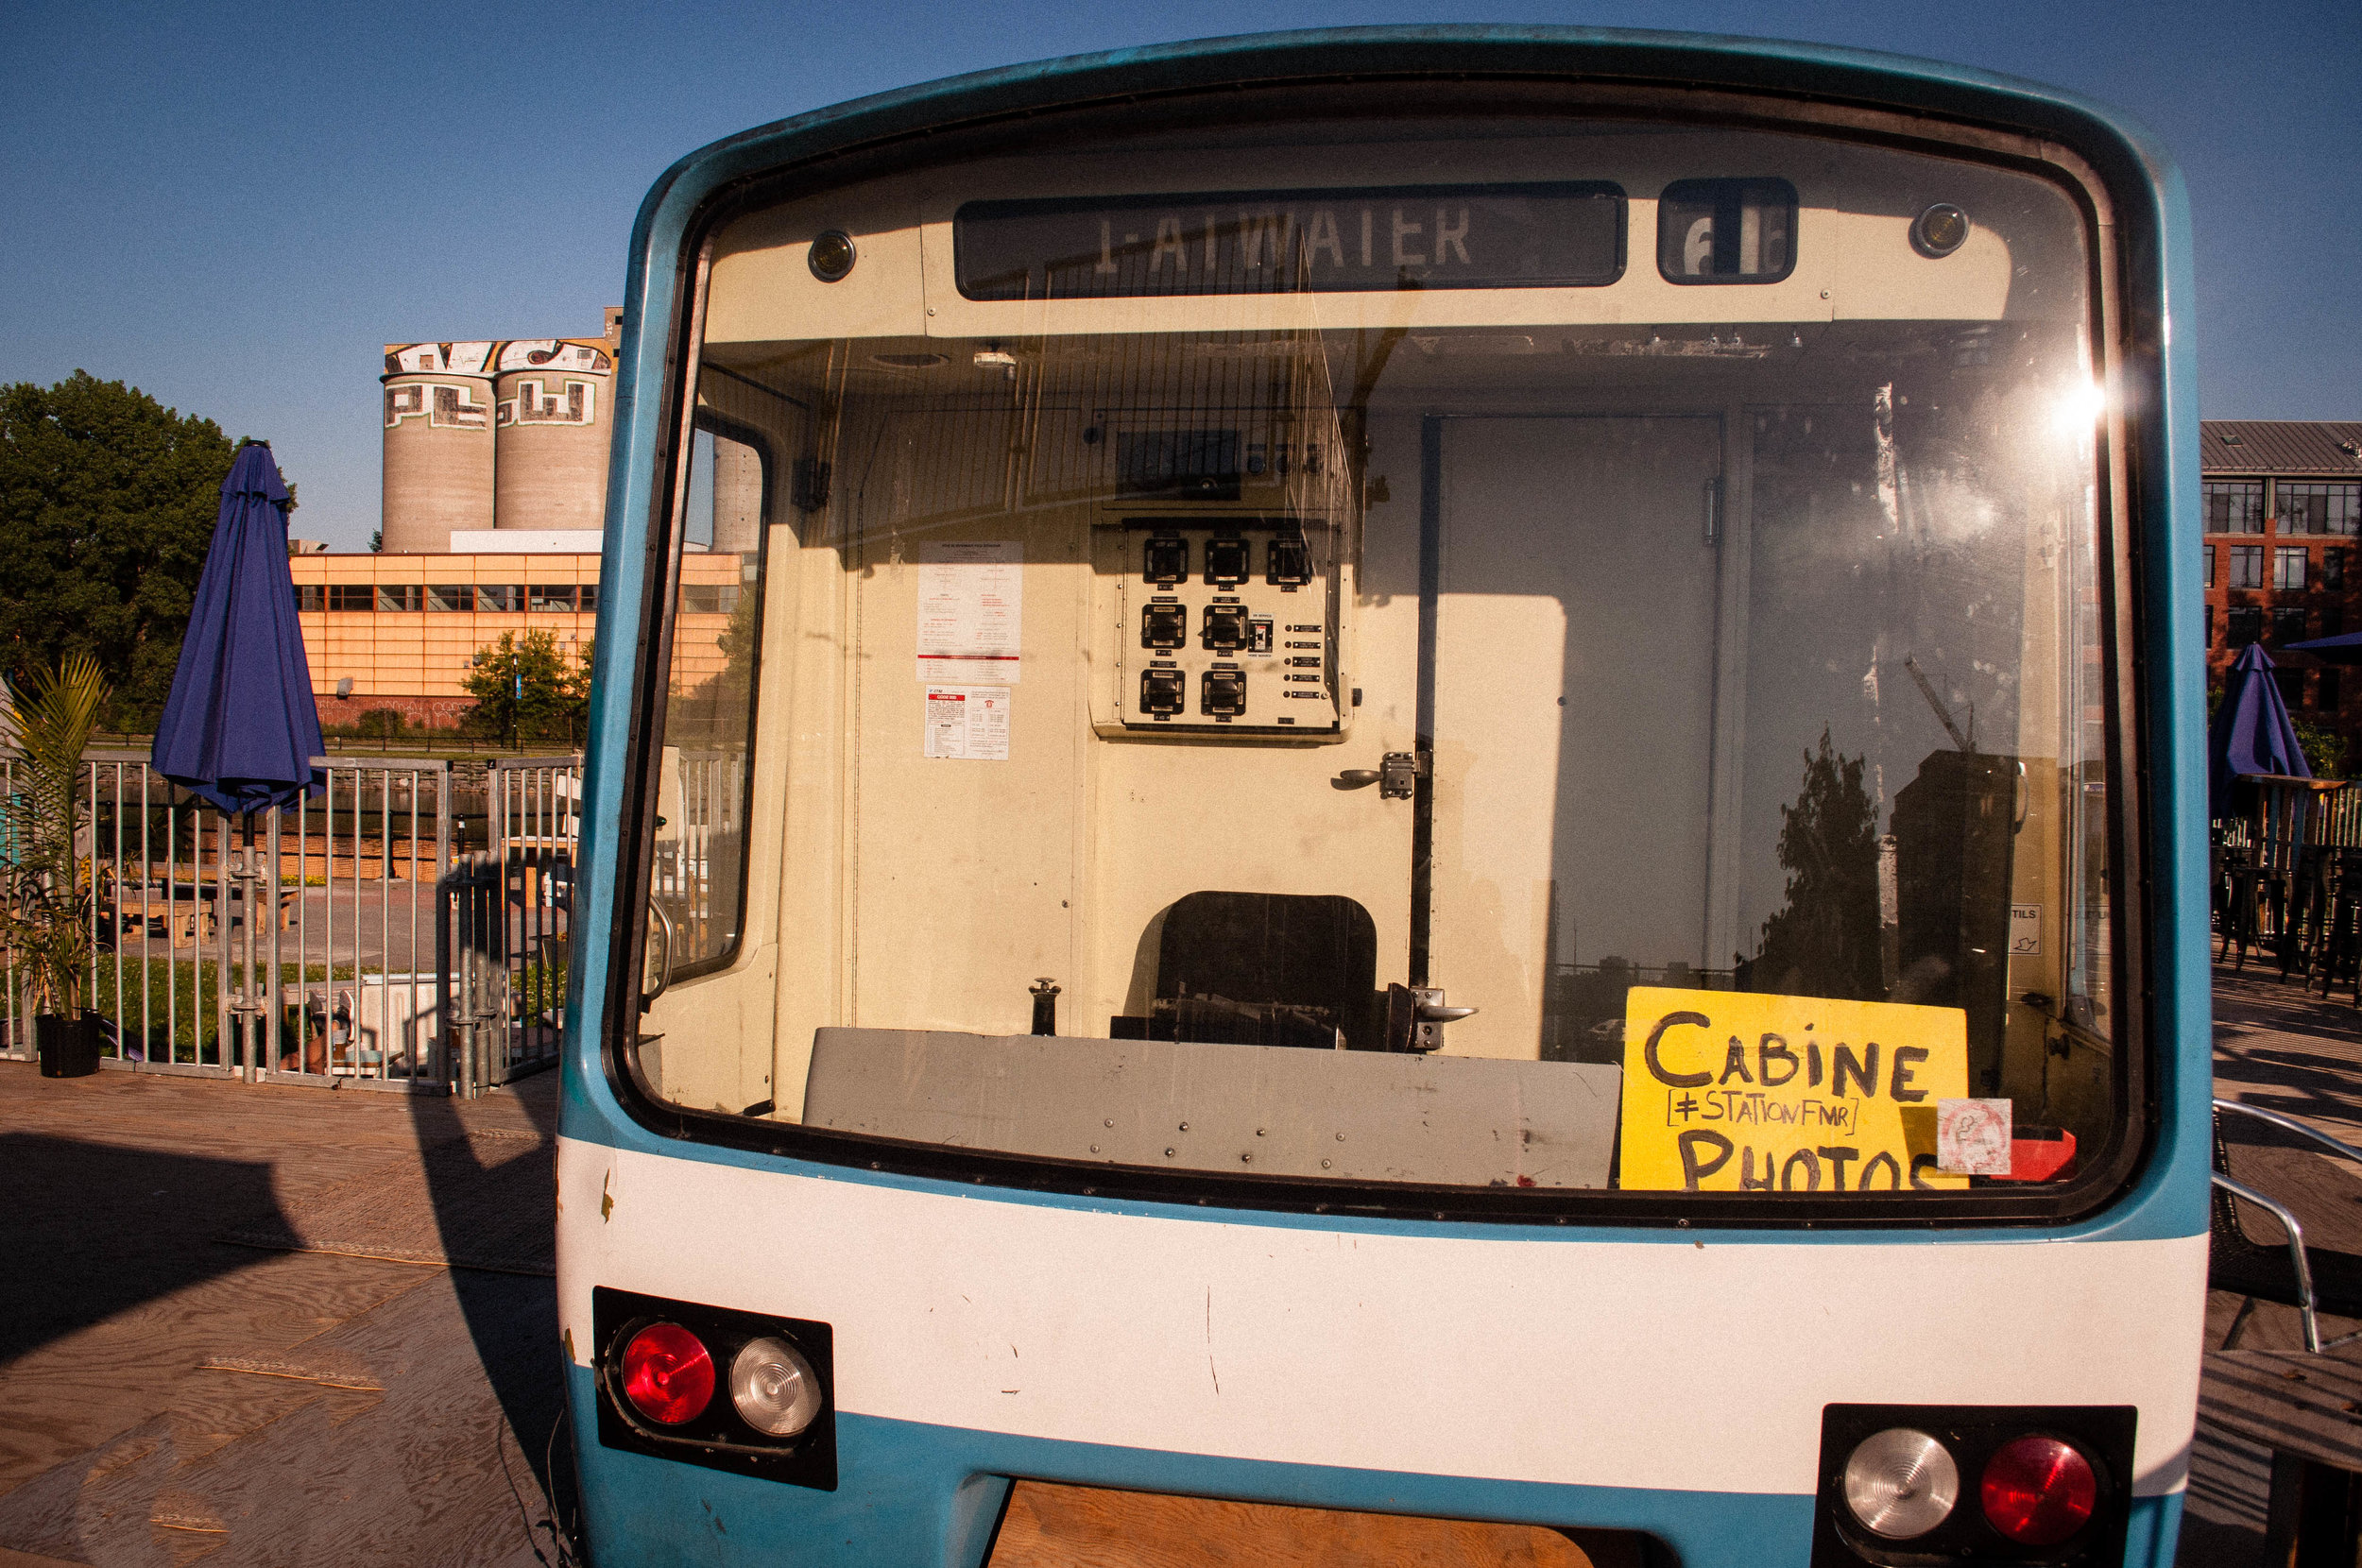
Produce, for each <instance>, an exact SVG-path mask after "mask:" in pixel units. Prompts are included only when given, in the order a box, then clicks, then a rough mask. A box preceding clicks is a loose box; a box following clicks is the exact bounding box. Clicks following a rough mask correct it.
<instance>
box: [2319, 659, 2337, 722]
mask: <svg viewBox="0 0 2362 1568" xmlns="http://www.w3.org/2000/svg"><path fill="white" fill-rule="evenodd" d="M2337 684H2338V683H2337V671H2336V667H2335V666H2331V667H2328V668H2325V669H2323V670H2322V671H2321V684H2320V685H2319V687H2318V688H2317V689H2316V690H2318V691H2319V699H2320V706H2321V707H2326V708H2329V709H2331V710H2333V711H2335V710H2336V707H2337V698H2338V696H2339V694H2340V693H2339V692H2338V690H2337Z"/></svg>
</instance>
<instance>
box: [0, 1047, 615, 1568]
mask: <svg viewBox="0 0 2362 1568" xmlns="http://www.w3.org/2000/svg"><path fill="white" fill-rule="evenodd" d="M555 1122H556V1076H555V1075H554V1074H544V1075H542V1076H540V1077H539V1078H536V1079H529V1080H527V1081H525V1082H524V1083H522V1084H521V1085H519V1086H518V1088H516V1089H514V1090H508V1091H501V1092H497V1093H495V1094H493V1095H491V1096H489V1097H488V1098H486V1099H481V1100H477V1101H475V1102H473V1103H460V1102H456V1101H453V1100H448V1099H437V1098H427V1097H418V1098H413V1097H409V1096H406V1095H393V1094H384V1093H372V1092H367V1091H362V1090H355V1089H343V1090H337V1091H325V1090H320V1089H316V1088H295V1087H284V1088H282V1087H275V1086H249V1085H246V1084H239V1083H231V1082H216V1081H206V1080H197V1079H189V1078H177V1077H166V1076H158V1075H147V1074H136V1073H128V1072H103V1073H101V1074H99V1075H98V1076H96V1077H94V1078H88V1079H80V1080H70V1081H57V1080H43V1079H42V1078H39V1077H38V1076H36V1074H35V1072H34V1069H33V1068H32V1067H31V1066H29V1065H20V1064H14V1063H0V1173H5V1180H6V1182H7V1196H6V1199H5V1202H0V1258H5V1259H6V1260H7V1262H6V1264H5V1266H0V1325H5V1336H4V1337H0V1568H23V1565H29V1564H42V1563H51V1562H80V1563H89V1564H94V1565H113V1564H118V1563H120V1564H134V1563H136V1564H142V1565H146V1564H169V1565H179V1564H183V1563H189V1562H194V1561H196V1560H197V1559H206V1560H207V1561H208V1562H209V1563H211V1564H215V1565H225V1568H226V1565H228V1564H232V1563H247V1562H256V1563H261V1562H273V1563H277V1562H317V1563H329V1562H337V1563H344V1562H352V1563H368V1562H402V1563H405V1564H409V1563H415V1564H418V1565H419V1568H425V1565H428V1564H453V1565H458V1564H517V1565H521V1568H522V1565H524V1564H531V1563H533V1562H534V1561H535V1558H534V1553H533V1549H532V1542H531V1541H530V1540H529V1539H528V1532H529V1531H532V1530H535V1529H536V1527H537V1526H539V1525H540V1522H541V1521H543V1520H546V1519H548V1518H549V1517H551V1514H552V1511H553V1510H552V1507H551V1504H550V1502H549V1501H548V1495H549V1490H550V1489H549V1487H548V1486H547V1485H546V1482H545V1473H546V1468H547V1463H548V1460H547V1459H546V1458H545V1456H547V1455H549V1454H550V1452H551V1446H552V1445H551V1439H552V1435H553V1432H554V1431H555V1429H556V1423H557V1419H558V1413H559V1399H558V1389H559V1384H558V1375H559V1362H558V1351H557V1344H556V1299H555V1293H554V1289H553V1286H552V1281H551V1280H550V1278H549V1277H548V1274H547V1270H548V1247H547V1242H546V1237H547V1236H548V1235H549V1232H550V1230H551V1228H552V1226H553V1224H554V1221H555V1217H554V1213H553V1209H552V1196H551V1185H550V1181H549V1176H548V1169H549V1163H548V1162H549V1150H550V1147H551V1143H552V1134H553V1133H554V1131H555ZM295 1249H305V1250H295ZM316 1249H317V1250H316ZM453 1258H456V1259H459V1260H461V1261H462V1262H463V1263H465V1264H467V1265H471V1266H466V1267H458V1268H454V1267H452V1266H451V1265H450V1262H449V1261H448V1260H449V1259H453ZM557 1448H558V1449H559V1452H558V1453H557V1456H556V1463H557V1464H558V1466H559V1468H560V1471H561V1473H564V1472H565V1471H566V1470H567V1469H568V1466H567V1462H566V1459H565V1456H564V1454H563V1452H562V1450H563V1440H562V1438H561V1440H560V1441H559V1442H558V1444H557ZM557 1490H558V1492H559V1495H560V1498H561V1500H562V1499H564V1498H565V1497H566V1496H567V1495H568V1493H567V1492H566V1491H565V1490H564V1487H563V1484H562V1482H561V1484H560V1486H559V1487H558V1489H557ZM538 1533H539V1536H540V1542H541V1545H542V1548H543V1550H544V1551H547V1550H548V1548H549V1544H550V1542H549V1535H548V1531H547V1529H546V1528H540V1529H539V1532H538ZM550 1555H551V1556H552V1557H553V1558H555V1556H556V1554H555V1553H551V1554H550Z"/></svg>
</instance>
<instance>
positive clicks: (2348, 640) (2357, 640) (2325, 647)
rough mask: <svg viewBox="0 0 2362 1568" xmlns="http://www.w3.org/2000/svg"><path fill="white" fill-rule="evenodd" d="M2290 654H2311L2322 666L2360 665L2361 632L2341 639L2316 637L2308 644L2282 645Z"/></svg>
mask: <svg viewBox="0 0 2362 1568" xmlns="http://www.w3.org/2000/svg"><path fill="white" fill-rule="evenodd" d="M2283 646H2284V647H2285V648H2286V649H2287V651H2288V652H2289V653H2292V654H2311V655H2312V656H2314V657H2315V658H2317V659H2319V660H2320V661H2321V662H2322V663H2323V664H2362V632H2348V633H2346V634H2345V635H2344V636H2343V637H2317V638H2315V639H2313V640H2312V641H2310V642H2289V643H2285V644H2283Z"/></svg>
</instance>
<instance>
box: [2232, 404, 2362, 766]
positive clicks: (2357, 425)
mask: <svg viewBox="0 0 2362 1568" xmlns="http://www.w3.org/2000/svg"><path fill="white" fill-rule="evenodd" d="M2199 476H2200V493H2201V494H2202V495H2203V497H2204V502H2205V516H2206V523H2205V527H2206V541H2205V549H2206V577H2205V581H2206V677H2207V684H2208V685H2209V686H2210V687H2213V686H2217V685H2219V684H2220V682H2221V680H2222V675H2223V672H2224V671H2225V670H2227V669H2229V668H2230V666H2231V661H2232V660H2233V659H2234V658H2236V657H2237V656H2238V654H2239V650H2240V649H2242V648H2244V647H2246V646H2247V645H2248V644H2249V643H2251V642H2261V643H2262V644H2263V645H2264V650H2265V652H2267V653H2268V654H2269V655H2270V656H2271V658H2272V662H2273V663H2275V664H2277V665H2278V666H2279V667H2280V668H2279V673H2278V679H2279V681H2280V689H2281V694H2282V695H2283V696H2285V698H2286V699H2287V702H2288V710H2289V712H2290V714H2291V715H2292V716H2294V717H2295V718H2297V719H2299V720H2301V721H2302V720H2313V721H2316V722H2318V723H2320V724H2327V725H2329V726H2331V727H2333V728H2335V729H2336V730H2337V731H2338V733H2340V734H2341V735H2343V736H2345V738H2346V758H2347V770H2348V771H2349V772H2352V771H2353V770H2354V769H2355V768H2356V767H2362V669H2344V668H2340V667H2338V666H2336V665H2330V664H2324V663H2322V662H2321V661H2320V660H2319V659H2318V658H2315V657H2314V656H2311V655H2309V654H2299V653H2288V652H2285V649H2286V647H2287V645H2288V644H2289V643H2291V642H2302V641H2304V640H2306V639H2311V638H2320V637H2336V636H2337V635H2339V634H2340V633H2344V632H2362V422H2334V421H2328V420H2302V419H2207V420H2204V421H2201V423H2200V425H2199Z"/></svg>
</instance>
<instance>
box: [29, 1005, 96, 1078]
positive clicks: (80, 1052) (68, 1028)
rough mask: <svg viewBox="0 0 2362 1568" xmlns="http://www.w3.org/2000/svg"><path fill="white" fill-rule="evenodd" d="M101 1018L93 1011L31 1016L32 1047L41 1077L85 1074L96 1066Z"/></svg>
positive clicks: (71, 1076) (66, 1076) (81, 1076)
mask: <svg viewBox="0 0 2362 1568" xmlns="http://www.w3.org/2000/svg"><path fill="white" fill-rule="evenodd" d="M102 1022H103V1020H102V1019H101V1018H100V1017H99V1015H98V1014H95V1013H83V1014H78V1015H77V1016H75V1017H72V1018H68V1017H65V1016H62V1015H61V1014H56V1013H43V1014H38V1015H37V1016H36V1017H35V1018H34V1019H33V1049H34V1053H35V1054H36V1055H37V1056H39V1057H40V1058H41V1075H42V1077H43V1078H88V1077H89V1076H90V1075H91V1074H92V1073H94V1072H96V1071H97V1070H98V1039H99V1032H100V1026H101V1024H102Z"/></svg>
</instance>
